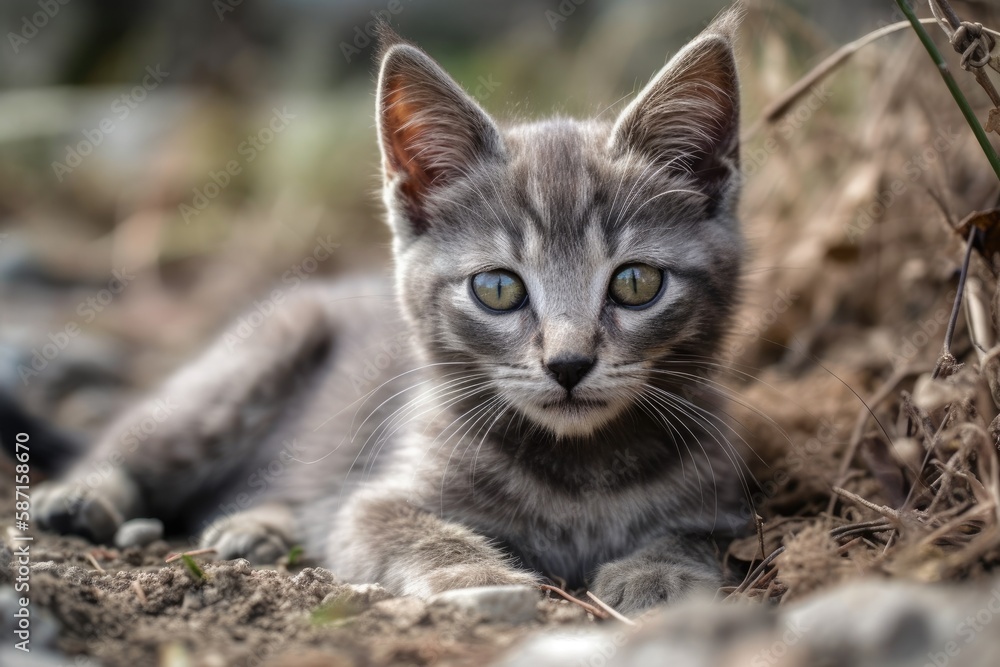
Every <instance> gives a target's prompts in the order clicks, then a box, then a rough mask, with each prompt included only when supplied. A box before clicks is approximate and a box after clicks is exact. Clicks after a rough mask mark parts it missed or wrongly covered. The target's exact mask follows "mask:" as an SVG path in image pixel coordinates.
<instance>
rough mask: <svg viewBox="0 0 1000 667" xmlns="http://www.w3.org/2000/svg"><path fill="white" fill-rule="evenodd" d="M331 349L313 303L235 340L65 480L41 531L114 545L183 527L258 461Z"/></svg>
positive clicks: (44, 513) (143, 408)
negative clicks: (122, 536) (145, 525)
mask: <svg viewBox="0 0 1000 667" xmlns="http://www.w3.org/2000/svg"><path fill="white" fill-rule="evenodd" d="M329 340H330V327H329V324H328V322H327V320H326V316H325V312H324V309H323V307H322V304H321V302H320V301H319V299H317V298H309V297H308V296H307V295H305V294H304V295H301V296H299V297H298V298H296V299H295V300H289V301H286V302H285V303H284V304H282V305H281V306H276V307H275V310H274V312H273V313H272V314H271V315H270V316H267V317H266V318H265V320H264V321H263V322H262V323H261V324H260V326H259V327H258V328H257V329H256V330H251V331H250V332H249V333H248V332H247V331H245V330H240V329H239V328H238V327H236V328H234V329H233V330H231V331H229V332H227V333H226V334H225V335H223V337H222V338H221V339H220V340H219V341H217V342H216V343H215V344H214V345H213V346H212V347H211V348H209V350H208V351H207V352H206V353H205V354H204V355H203V356H202V357H201V358H200V359H199V360H197V361H196V362H195V363H194V364H192V365H190V366H188V367H186V368H183V369H181V371H180V372H178V373H177V374H176V375H174V376H173V377H172V378H170V379H169V380H168V381H167V382H166V383H165V384H164V385H163V386H162V387H161V388H160V389H159V390H158V391H157V392H156V393H155V394H154V395H153V396H152V397H151V398H149V399H147V400H146V401H144V402H143V403H142V404H140V405H138V406H137V407H136V408H134V409H133V410H131V411H129V412H128V413H126V414H125V415H124V416H123V417H122V418H121V419H120V420H118V421H117V422H116V423H115V424H114V425H112V426H111V428H109V429H108V430H107V432H106V433H105V435H104V437H103V438H102V439H101V440H100V441H99V442H98V445H97V446H96V447H94V448H93V449H92V450H91V451H90V452H89V453H88V454H87V456H86V457H85V458H84V459H83V460H81V461H80V462H78V463H77V464H76V465H75V466H73V468H72V469H71V470H70V471H69V472H68V474H66V475H64V476H63V478H62V479H61V480H59V481H56V482H51V483H48V484H45V485H42V486H40V487H39V489H38V491H37V493H38V496H37V497H36V499H35V500H36V503H35V505H36V508H37V516H38V519H39V521H40V523H42V525H43V526H45V525H47V526H50V527H52V528H55V529H57V530H59V531H61V532H68V533H76V534H81V535H84V536H87V537H89V538H90V539H92V540H94V541H98V542H107V541H108V540H110V539H111V538H112V537H113V535H114V533H115V531H116V530H117V528H118V526H119V525H120V524H121V522H122V521H125V520H128V519H131V518H135V517H139V516H156V517H161V518H166V519H173V518H177V517H178V515H182V514H183V513H185V512H187V511H189V510H190V509H191V506H192V504H194V505H195V506H197V504H198V502H199V500H201V499H203V498H206V499H207V498H210V497H212V494H213V492H217V491H218V489H219V487H220V486H221V485H223V484H224V483H225V481H226V480H227V478H229V477H231V476H232V475H233V473H234V471H237V470H239V469H240V467H241V466H242V465H245V464H246V462H247V461H248V460H249V459H250V457H252V456H253V454H254V453H255V452H254V450H255V447H256V445H257V444H258V443H259V442H260V441H261V440H262V439H263V438H262V436H263V434H264V433H266V432H267V430H268V429H269V428H271V427H272V426H273V424H274V422H275V420H276V419H277V417H278V416H279V415H280V413H281V411H282V409H283V408H284V407H285V406H286V405H287V402H288V400H289V399H290V398H291V397H292V396H293V395H294V389H295V386H296V383H297V382H298V381H299V380H301V376H302V375H303V373H304V372H306V371H307V370H308V369H309V368H310V367H312V366H315V365H316V364H315V362H316V359H317V357H318V355H320V354H322V352H323V350H324V349H325V348H326V347H327V345H328V343H329Z"/></svg>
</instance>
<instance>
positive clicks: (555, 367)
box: [545, 355, 594, 390]
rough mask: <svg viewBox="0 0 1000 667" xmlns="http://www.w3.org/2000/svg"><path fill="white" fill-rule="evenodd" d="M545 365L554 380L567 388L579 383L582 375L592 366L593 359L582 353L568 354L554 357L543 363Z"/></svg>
mask: <svg viewBox="0 0 1000 667" xmlns="http://www.w3.org/2000/svg"><path fill="white" fill-rule="evenodd" d="M545 367H546V368H548V369H549V372H550V373H552V376H553V377H555V379H556V382H558V383H559V384H561V385H562V386H564V387H566V389H567V390H568V389H572V388H573V387H575V386H576V385H577V384H579V382H580V380H582V379H583V376H584V375H586V374H587V372H588V371H590V369H591V368H593V367H594V360H593V359H592V358H591V357H584V356H582V355H569V356H564V357H556V358H555V359H553V360H552V361H550V362H549V363H547V364H545Z"/></svg>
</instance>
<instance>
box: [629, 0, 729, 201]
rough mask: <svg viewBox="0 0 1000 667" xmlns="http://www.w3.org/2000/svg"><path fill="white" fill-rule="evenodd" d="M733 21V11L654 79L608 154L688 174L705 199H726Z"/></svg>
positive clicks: (640, 96)
mask: <svg viewBox="0 0 1000 667" xmlns="http://www.w3.org/2000/svg"><path fill="white" fill-rule="evenodd" d="M738 21H739V12H738V10H736V11H734V10H730V11H729V12H727V13H725V14H723V15H721V16H720V17H719V18H717V19H716V20H715V21H714V22H713V23H712V24H711V25H710V26H709V27H708V28H706V29H705V31H704V32H702V33H701V35H699V36H698V37H696V38H695V39H694V41H692V42H691V43H689V44H688V45H687V46H686V47H684V48H683V49H682V50H681V51H680V52H679V53H678V54H677V55H675V56H674V57H673V58H672V59H671V60H670V62H668V63H667V64H666V65H665V66H664V67H663V69H661V70H660V71H659V73H657V75H656V76H655V77H654V78H653V80H652V81H651V82H650V83H649V84H648V85H647V86H646V87H645V88H644V89H643V91H642V92H641V93H639V96H638V97H637V98H636V99H635V100H633V101H632V103H631V104H629V105H628V106H627V107H626V108H625V110H624V111H623V112H622V113H621V115H620V116H619V118H618V121H617V122H616V123H615V126H614V129H613V130H612V132H611V138H610V145H611V148H612V150H613V151H629V150H634V151H638V152H640V153H644V154H646V155H647V156H649V157H651V158H652V159H653V160H655V161H657V162H659V163H661V164H663V165H666V168H667V169H674V168H676V169H677V170H680V171H684V172H687V173H690V174H691V175H692V176H694V178H695V179H696V181H697V184H698V186H699V188H700V189H701V190H702V191H703V192H705V193H706V194H708V195H709V196H710V197H713V198H716V197H719V196H720V195H721V194H722V193H723V192H724V191H725V189H726V185H727V183H728V182H729V181H730V179H731V177H732V176H734V175H735V174H736V172H738V170H739V126H740V102H739V78H738V75H737V71H736V57H735V54H734V53H733V34H734V31H735V28H736V26H737V24H738Z"/></svg>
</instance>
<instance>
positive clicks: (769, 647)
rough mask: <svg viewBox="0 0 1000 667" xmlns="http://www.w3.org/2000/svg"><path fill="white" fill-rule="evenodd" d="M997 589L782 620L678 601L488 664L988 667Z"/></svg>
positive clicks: (837, 601)
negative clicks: (629, 621)
mask: <svg viewBox="0 0 1000 667" xmlns="http://www.w3.org/2000/svg"><path fill="white" fill-rule="evenodd" d="M998 628H1000V580H994V581H992V582H990V581H989V580H987V581H985V582H981V583H980V584H979V585H978V586H932V585H928V584H920V583H914V582H902V581H884V580H868V581H859V582H857V583H852V584H849V585H845V586H841V587H838V588H835V589H832V590H829V591H826V592H823V593H820V594H817V595H814V596H812V597H811V598H809V599H805V600H802V601H800V602H798V603H796V604H792V605H789V607H788V608H781V610H780V611H776V610H765V609H762V608H761V607H758V606H756V605H754V606H738V605H720V604H718V603H710V602H703V601H702V602H699V601H692V602H685V603H682V604H681V605H679V606H677V607H673V608H669V609H664V610H659V611H655V612H652V613H650V614H648V615H646V616H643V617H642V618H641V619H638V625H637V626H636V627H625V626H623V625H620V624H602V625H601V626H598V628H597V629H594V630H586V631H580V632H574V631H572V630H569V631H567V630H566V629H564V628H559V629H558V630H556V631H554V632H553V631H550V632H547V633H544V634H541V635H538V636H536V637H533V638H531V639H529V640H528V641H526V642H524V643H522V644H520V645H519V646H517V647H516V648H515V649H513V650H512V651H511V652H510V653H508V654H507V655H505V656H503V657H502V658H501V659H500V660H499V661H498V662H496V663H494V665H496V666H498V667H522V666H523V667H529V666H530V667H548V666H551V667H556V666H558V665H565V664H574V665H602V666H606V667H639V666H640V665H684V666H685V667H709V666H710V665H711V666H719V667H737V665H739V666H745V665H775V666H781V667H812V666H815V665H850V666H851V667H904V666H909V665H940V666H943V665H948V667H983V666H984V665H996V664H997V661H996V656H997V655H998V654H1000V631H998Z"/></svg>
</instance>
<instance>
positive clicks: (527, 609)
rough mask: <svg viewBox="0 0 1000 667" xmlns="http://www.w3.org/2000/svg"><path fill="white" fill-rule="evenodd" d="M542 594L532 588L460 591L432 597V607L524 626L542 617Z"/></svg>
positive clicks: (495, 621) (463, 589)
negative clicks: (449, 606) (435, 606)
mask: <svg viewBox="0 0 1000 667" xmlns="http://www.w3.org/2000/svg"><path fill="white" fill-rule="evenodd" d="M540 599H541V594H540V593H539V592H538V589H537V588H534V587H532V586H482V587H479V588H457V589H455V590H453V591H445V592H444V593H438V594H437V595H434V596H433V597H431V598H430V599H429V600H428V602H429V603H430V604H432V605H451V606H454V607H458V608H459V609H461V610H463V611H466V612H468V613H470V614H477V615H478V616H479V617H480V618H481V619H482V620H484V621H487V622H490V623H509V624H511V625H521V624H523V623H530V622H531V621H533V620H535V618H536V617H537V615H538V601H539V600H540Z"/></svg>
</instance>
